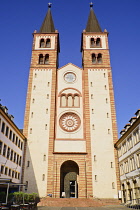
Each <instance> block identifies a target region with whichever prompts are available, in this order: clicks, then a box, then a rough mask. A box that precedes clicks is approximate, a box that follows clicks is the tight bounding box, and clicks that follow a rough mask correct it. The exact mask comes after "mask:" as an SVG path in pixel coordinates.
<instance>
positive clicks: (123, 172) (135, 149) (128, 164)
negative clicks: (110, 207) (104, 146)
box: [115, 109, 140, 203]
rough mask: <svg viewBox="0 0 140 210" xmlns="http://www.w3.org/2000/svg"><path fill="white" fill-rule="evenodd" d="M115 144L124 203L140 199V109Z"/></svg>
mask: <svg viewBox="0 0 140 210" xmlns="http://www.w3.org/2000/svg"><path fill="white" fill-rule="evenodd" d="M120 134H121V137H120V139H119V140H118V141H117V143H116V144H115V147H116V148H117V150H118V156H119V167H120V181H121V192H122V202H123V203H128V202H132V203H137V202H138V199H140V109H139V110H137V112H136V113H135V117H132V118H131V119H130V121H129V124H126V125H125V127H124V129H123V130H122V131H121V132H120Z"/></svg>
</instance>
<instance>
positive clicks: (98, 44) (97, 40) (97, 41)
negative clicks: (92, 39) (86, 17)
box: [96, 38, 101, 47]
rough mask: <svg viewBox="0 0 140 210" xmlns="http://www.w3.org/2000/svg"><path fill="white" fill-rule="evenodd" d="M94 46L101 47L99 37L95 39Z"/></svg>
mask: <svg viewBox="0 0 140 210" xmlns="http://www.w3.org/2000/svg"><path fill="white" fill-rule="evenodd" d="M96 47H101V40H100V38H97V39H96Z"/></svg>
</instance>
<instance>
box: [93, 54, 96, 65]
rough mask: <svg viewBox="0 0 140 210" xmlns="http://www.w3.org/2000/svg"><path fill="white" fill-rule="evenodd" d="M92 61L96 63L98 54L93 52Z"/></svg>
mask: <svg viewBox="0 0 140 210" xmlns="http://www.w3.org/2000/svg"><path fill="white" fill-rule="evenodd" d="M92 63H93V64H95V63H96V55H95V54H94V53H93V54H92Z"/></svg>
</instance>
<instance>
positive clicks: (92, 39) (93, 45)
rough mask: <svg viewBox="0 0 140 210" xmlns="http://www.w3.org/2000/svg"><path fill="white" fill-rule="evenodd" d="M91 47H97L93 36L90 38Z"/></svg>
mask: <svg viewBox="0 0 140 210" xmlns="http://www.w3.org/2000/svg"><path fill="white" fill-rule="evenodd" d="M90 47H95V41H94V38H91V39H90Z"/></svg>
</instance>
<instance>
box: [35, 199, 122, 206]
mask: <svg viewBox="0 0 140 210" xmlns="http://www.w3.org/2000/svg"><path fill="white" fill-rule="evenodd" d="M119 204H120V201H119V200H117V199H84V198H48V197H47V198H42V199H41V201H40V202H39V203H38V206H56V207H100V206H106V205H119Z"/></svg>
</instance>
